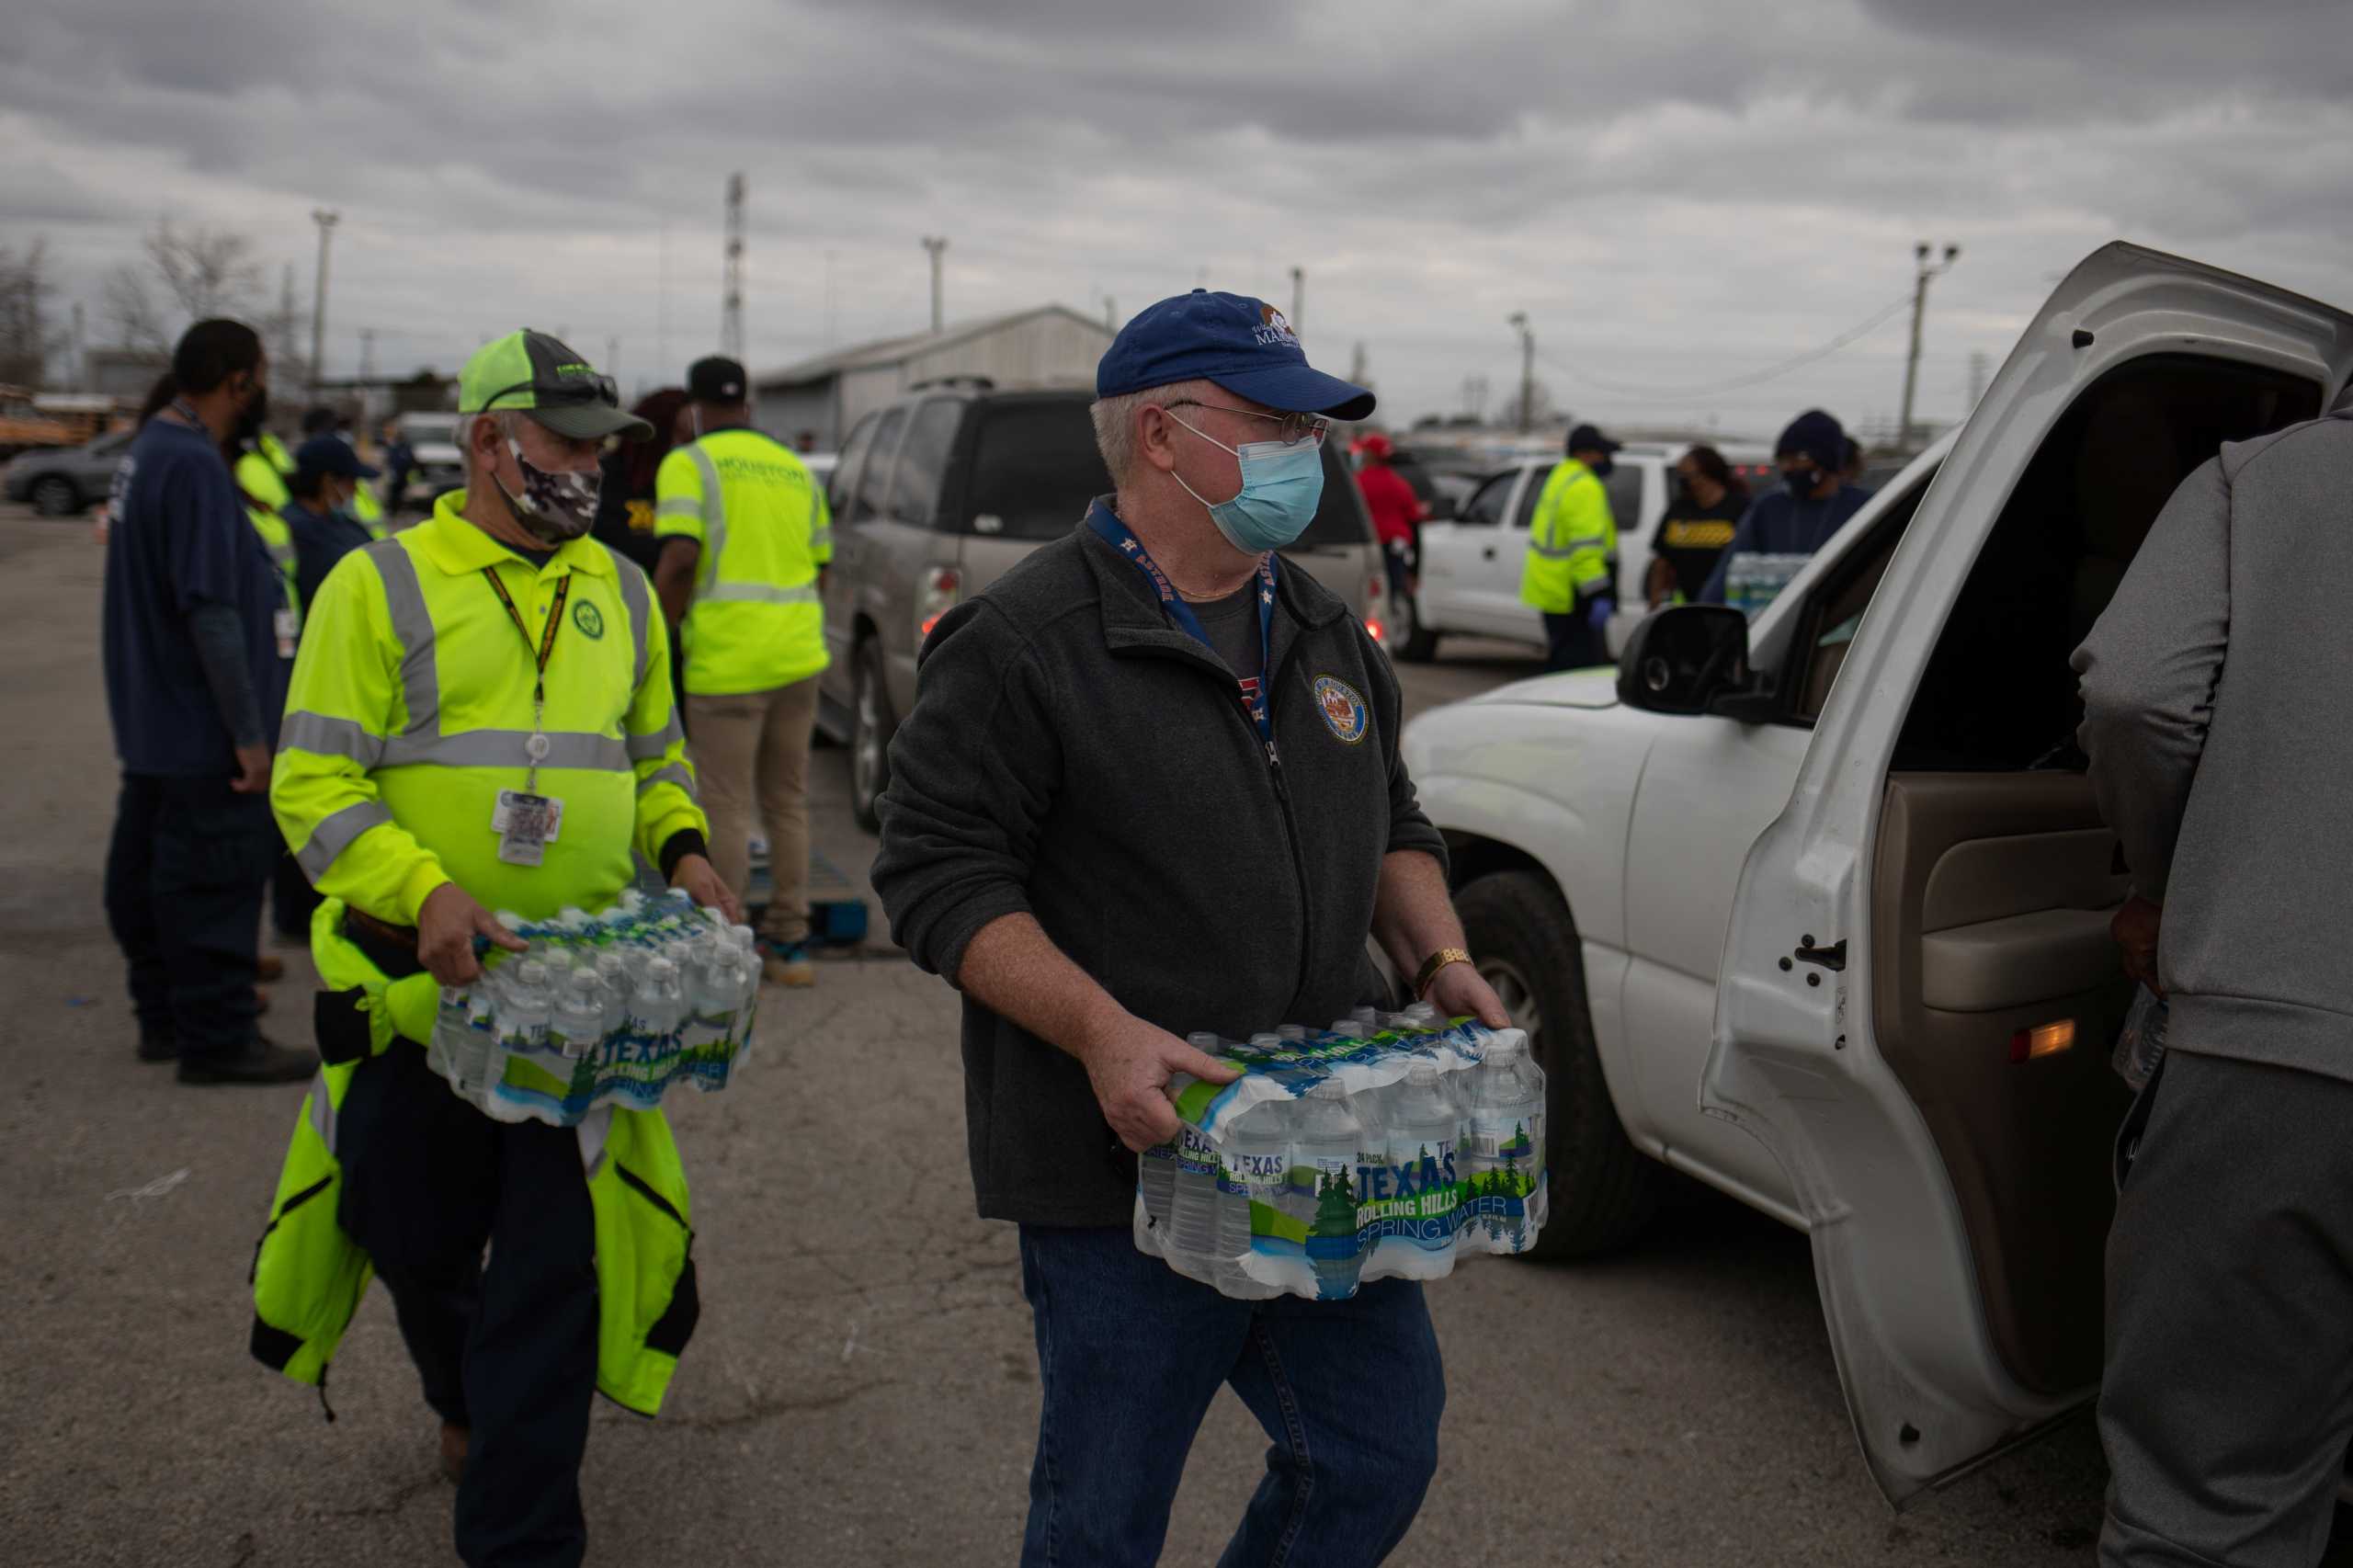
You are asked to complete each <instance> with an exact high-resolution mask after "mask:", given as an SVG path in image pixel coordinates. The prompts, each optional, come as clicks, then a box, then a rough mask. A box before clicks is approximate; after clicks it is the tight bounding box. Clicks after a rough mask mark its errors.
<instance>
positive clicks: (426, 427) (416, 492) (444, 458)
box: [394, 414, 466, 507]
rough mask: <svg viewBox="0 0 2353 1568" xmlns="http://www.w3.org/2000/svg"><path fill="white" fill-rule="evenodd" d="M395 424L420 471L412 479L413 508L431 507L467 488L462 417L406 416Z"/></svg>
mask: <svg viewBox="0 0 2353 1568" xmlns="http://www.w3.org/2000/svg"><path fill="white" fill-rule="evenodd" d="M394 423H395V424H396V425H397V426H399V427H400V433H401V438H402V439H403V440H404V441H406V442H407V443H408V448H409V450H410V451H412V452H414V453H415V454H416V467H415V470H414V471H413V472H411V473H410V474H409V477H408V494H409V496H410V498H411V503H412V504H413V505H420V504H421V505H423V506H427V507H430V506H432V504H433V498H434V497H435V496H437V495H438V494H441V493H442V492H443V491H445V490H463V489H464V488H465V487H466V457H465V454H464V453H463V452H461V451H460V450H459V449H458V416H457V415H454V414H404V415H401V416H400V417H399V419H397V420H395V421H394Z"/></svg>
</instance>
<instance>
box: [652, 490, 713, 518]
mask: <svg viewBox="0 0 2353 1568" xmlns="http://www.w3.org/2000/svg"><path fill="white" fill-rule="evenodd" d="M654 516H655V517H701V516H702V503H701V502H699V501H698V500H696V499H695V498H694V497H693V496H691V495H673V496H671V497H670V498H669V499H668V500H667V501H661V502H656V503H655V504H654Z"/></svg>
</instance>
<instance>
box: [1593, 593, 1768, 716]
mask: <svg viewBox="0 0 2353 1568" xmlns="http://www.w3.org/2000/svg"><path fill="white" fill-rule="evenodd" d="M1754 687H1755V680H1754V677H1753V676H1752V673H1751V671H1750V670H1749V667H1748V617H1746V616H1745V615H1743V614H1742V613H1741V612H1740V611H1738V610H1736V609H1727V608H1724V607H1723V606H1722V605H1675V606H1672V607H1670V608H1666V609H1662V610H1659V611H1657V612H1656V613H1654V614H1653V615H1650V616H1647V617H1645V618H1644V619H1643V621H1642V622H1641V623H1640V624H1639V625H1637V626H1636V627H1635V628H1634V631H1633V635H1632V636H1631V637H1629V638H1628V639H1627V640H1626V652H1625V653H1624V654H1623V655H1622V656H1621V657H1620V659H1619V661H1618V700H1619V701H1620V702H1623V703H1624V704H1625V705H1626V706H1627V707H1629V708H1639V709H1642V710H1645V711H1647V712H1652V713H1707V712H1711V711H1721V710H1722V709H1720V708H1719V707H1718V704H1719V703H1720V702H1721V701H1722V699H1726V698H1747V697H1750V696H1752V695H1753V693H1754ZM1733 717H1736V718H1745V717H1747V715H1745V714H1733Z"/></svg>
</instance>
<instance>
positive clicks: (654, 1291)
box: [248, 898, 700, 1415]
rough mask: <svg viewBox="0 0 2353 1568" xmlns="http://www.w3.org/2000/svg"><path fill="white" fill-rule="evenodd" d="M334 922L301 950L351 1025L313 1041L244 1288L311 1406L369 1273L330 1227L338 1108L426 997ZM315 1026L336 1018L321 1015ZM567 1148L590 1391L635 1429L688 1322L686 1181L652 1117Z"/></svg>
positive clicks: (589, 1133) (690, 1269)
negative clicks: (575, 1157) (588, 1336)
mask: <svg viewBox="0 0 2353 1568" xmlns="http://www.w3.org/2000/svg"><path fill="white" fill-rule="evenodd" d="M343 912H344V904H343V902H342V900H340V899H333V898H331V899H328V900H326V901H325V902H324V903H322V904H321V905H320V906H319V909H318V913H317V914H316V915H313V918H312V922H311V949H312V955H313V958H314V960H316V961H317V964H318V970H319V978H320V980H321V981H322V982H324V984H325V987H326V989H327V991H328V992H329V993H330V996H329V998H328V1000H329V1001H330V1003H333V1002H335V1001H338V1000H341V1001H343V1002H344V1003H345V1006H346V1007H347V1009H351V1008H356V1009H357V1010H358V1015H357V1016H356V1017H355V1016H353V1015H351V1014H350V1013H349V1012H348V1011H347V1012H346V1013H345V1015H344V1016H343V1017H342V1020H341V1021H342V1022H344V1023H345V1024H347V1026H349V1027H347V1028H340V1029H336V1030H334V1031H329V1030H327V1029H324V1028H323V1029H322V1031H321V1038H320V1040H319V1049H320V1054H321V1056H322V1057H323V1058H324V1061H325V1065H324V1066H323V1067H322V1068H320V1070H319V1076H318V1079H317V1081H316V1082H314V1083H313V1085H311V1092H310V1094H309V1095H308V1096H304V1098H303V1101H302V1108H301V1111H300V1113H298V1114H297V1115H296V1117H295V1119H294V1137H293V1140H292V1142H290V1144H289V1145H288V1146H287V1150H286V1161H285V1164H284V1165H282V1166H281V1167H280V1169H279V1172H278V1195H277V1197H276V1198H275V1199H272V1200H271V1202H270V1206H269V1223H268V1225H267V1228H265V1229H264V1230H263V1232H262V1235H261V1240H260V1242H258V1243H257V1244H256V1245H255V1248H254V1264H253V1272H252V1275H251V1276H250V1278H249V1281H248V1282H249V1283H250V1284H251V1285H252V1286H253V1290H254V1325H253V1335H252V1341H251V1344H252V1349H253V1354H254V1356H255V1358H256V1359H257V1360H259V1361H261V1362H262V1364H263V1365H265V1366H267V1367H269V1368H271V1369H273V1370H276V1371H279V1372H283V1373H285V1374H286V1376H288V1377H290V1378H291V1379H293V1380H294V1381H296V1382H300V1383H308V1384H311V1385H313V1386H314V1387H317V1388H319V1389H320V1390H321V1391H322V1394H321V1397H322V1398H324V1388H325V1385H326V1377H327V1365H328V1363H329V1362H331V1361H332V1360H334V1358H335V1348H336V1346H339V1345H341V1344H342V1342H343V1335H344V1333H345V1331H346V1330H347V1329H348V1328H349V1327H350V1326H351V1318H352V1314H353V1313H354V1312H358V1309H359V1299H360V1297H361V1296H362V1295H364V1294H366V1292H367V1290H368V1280H369V1276H370V1274H371V1273H372V1272H373V1265H372V1264H371V1262H370V1261H369V1256H368V1254H367V1253H366V1252H365V1251H364V1250H363V1249H362V1248H361V1247H360V1245H359V1244H358V1242H355V1241H353V1240H352V1239H351V1236H350V1235H349V1233H347V1232H346V1231H345V1230H344V1228H343V1225H342V1223H341V1222H340V1221H339V1220H338V1218H337V1211H338V1210H339V1209H340V1207H341V1203H342V1198H343V1166H342V1165H341V1163H340V1162H339V1161H338V1160H337V1159H336V1157H335V1131H336V1123H337V1121H338V1119H339V1118H340V1117H341V1115H342V1111H343V1101H344V1096H345V1095H346V1093H347V1092H348V1090H349V1089H350V1086H351V1080H352V1076H353V1074H356V1073H357V1072H358V1069H359V1064H360V1063H361V1062H364V1061H366V1060H367V1059H368V1058H369V1056H372V1055H380V1054H381V1053H382V1052H384V1051H415V1050H417V1049H418V1043H417V1042H422V1041H423V1040H426V1039H428V1038H429V1037H430V1035H431V1033H432V1028H433V1015H434V1008H435V1002H436V1000H437V998H438V992H437V990H436V989H435V986H434V983H433V977H432V976H431V975H429V974H416V975H411V976H409V977H408V978H406V979H404V980H389V979H387V978H386V977H385V975H384V973H383V971H381V970H379V969H378V968H377V967H376V966H375V965H374V964H373V963H370V962H369V960H368V958H367V955H366V954H364V953H362V952H361V951H360V950H359V949H358V948H357V947H355V946H354V945H353V944H352V943H351V942H350V941H349V940H348V939H347V938H346V937H344V935H343ZM323 1017H328V1018H334V1017H336V1015H335V1012H334V1010H333V1008H332V1007H330V1008H328V1009H323ZM331 1032H332V1035H333V1038H330V1033H331ZM580 1145H581V1148H580V1153H581V1164H582V1168H583V1172H584V1175H585V1179H586V1181H587V1184H588V1200H589V1205H590V1208H591V1210H593V1212H594V1215H595V1223H596V1237H597V1242H596V1245H597V1388H598V1389H599V1390H601V1391H602V1392H604V1393H605V1394H606V1395H607V1397H608V1398H610V1399H612V1400H613V1401H614V1402H615V1403H619V1404H620V1405H622V1406H623V1407H625V1408H627V1409H630V1410H633V1411H636V1412H637V1413H638V1414H639V1415H656V1414H658V1413H659V1412H660V1410H661V1408H662V1396H663V1394H664V1393H665V1392H666V1391H667V1390H668V1388H669V1384H670V1375H671V1373H672V1372H674V1371H675V1370H676V1369H677V1364H678V1355H679V1352H680V1351H682V1350H684V1349H685V1348H686V1345H687V1340H688V1337H689V1336H690V1335H692V1334H693V1333H694V1327H695V1321H696V1318H697V1316H698V1315H699V1311H700V1299H699V1294H698V1292H697V1290H696V1288H695V1268H694V1257H693V1246H694V1231H693V1229H692V1221H691V1212H692V1211H691V1209H690V1208H689V1204H688V1193H687V1176H686V1170H685V1167H684V1166H683V1165H680V1164H679V1161H678V1148H677V1144H676V1142H675V1141H674V1140H673V1139H672V1138H671V1136H670V1127H669V1123H668V1122H666V1121H665V1120H664V1119H663V1117H662V1113H661V1112H660V1111H658V1110H649V1111H638V1110H625V1109H619V1108H616V1109H615V1110H613V1111H612V1112H611V1115H610V1119H604V1118H603V1117H601V1116H593V1117H591V1118H590V1119H589V1120H588V1121H586V1122H584V1123H583V1124H582V1126H581V1130H580Z"/></svg>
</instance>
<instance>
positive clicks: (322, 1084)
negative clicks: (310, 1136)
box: [311, 1067, 335, 1154]
mask: <svg viewBox="0 0 2353 1568" xmlns="http://www.w3.org/2000/svg"><path fill="white" fill-rule="evenodd" d="M311 1131H313V1132H315V1133H317V1134H318V1135H319V1142H322V1143H324V1144H325V1145H326V1146H327V1153H329V1154H333V1153H335V1101H334V1100H332V1099H331V1098H329V1097H328V1096H327V1070H326V1069H325V1068H324V1067H322V1068H320V1069H319V1075H318V1076H317V1077H315V1078H313V1079H312V1080H311Z"/></svg>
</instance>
